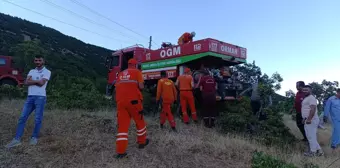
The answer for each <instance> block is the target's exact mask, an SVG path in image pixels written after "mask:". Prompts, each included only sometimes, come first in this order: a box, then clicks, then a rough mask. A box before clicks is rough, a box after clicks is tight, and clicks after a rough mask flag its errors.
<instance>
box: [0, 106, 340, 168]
mask: <svg viewBox="0 0 340 168" xmlns="http://www.w3.org/2000/svg"><path fill="white" fill-rule="evenodd" d="M22 104H23V102H22V101H11V102H10V101H4V102H2V103H0V135H1V138H0V145H1V148H0V163H1V164H0V167H6V168H7V167H8V168H11V167H23V168H30V167H53V168H55V167H72V168H73V167H111V168H112V167H124V168H128V167H147V168H150V167H157V168H163V167H164V168H165V167H181V168H182V167H183V168H186V167H188V168H195V167H199V168H203V167H211V168H217V167H228V168H247V167H251V164H250V163H251V155H252V152H253V151H254V150H256V149H257V150H261V151H265V152H266V153H267V154H272V155H275V156H277V157H278V158H281V159H283V160H286V161H287V162H291V163H294V164H295V165H300V166H301V165H302V164H303V163H304V162H313V163H318V164H319V165H320V166H321V167H325V165H328V164H329V163H330V162H332V161H333V160H335V159H336V157H334V156H332V155H331V153H330V151H328V150H326V148H329V147H328V146H327V147H324V149H325V150H326V152H327V153H326V156H325V157H322V158H317V159H314V160H312V159H308V160H307V159H306V158H305V157H303V156H302V155H301V153H302V151H301V150H295V152H293V153H282V151H280V150H278V149H276V148H274V147H272V148H267V147H264V146H261V145H259V144H257V143H255V142H252V141H248V140H246V139H244V138H242V137H239V136H233V135H221V134H219V133H217V132H216V131H212V130H210V129H206V128H203V127H202V126H186V125H183V124H181V123H180V122H179V121H177V124H178V130H179V132H178V133H172V132H171V131H168V129H165V130H160V129H159V127H158V119H157V118H147V122H148V127H147V128H148V136H149V138H150V139H151V141H150V145H149V146H147V148H145V149H143V150H138V149H137V145H136V144H135V138H136V136H135V128H134V126H133V124H132V127H131V128H130V133H129V134H130V136H129V147H128V154H129V158H128V159H125V160H120V161H117V160H115V159H114V154H115V139H114V138H115V137H114V136H115V134H116V130H115V115H114V112H113V110H112V111H111V110H102V111H98V112H96V113H94V112H92V113H91V112H86V111H61V110H51V111H46V112H45V117H44V121H43V128H42V130H41V138H40V141H39V144H38V145H37V146H35V147H31V146H28V142H27V141H28V137H29V136H30V134H31V131H32V129H33V124H34V122H33V115H34V114H33V115H32V117H30V119H29V121H28V123H27V126H26V130H25V135H24V137H23V145H22V146H20V147H17V148H15V149H11V150H6V149H5V148H4V147H3V146H4V145H5V144H6V143H8V142H9V141H10V140H11V138H12V137H13V136H14V134H15V128H16V123H17V119H18V117H19V115H20V111H21V107H22ZM285 117H286V119H287V120H286V121H287V122H286V123H287V125H289V126H290V127H291V129H292V131H293V132H294V133H296V135H299V132H297V131H298V130H297V129H296V128H295V123H294V121H290V119H288V118H287V116H285ZM319 132H320V133H319V137H320V139H321V141H322V144H323V146H324V145H328V139H329V130H325V131H319ZM339 166H340V161H339V163H336V164H334V165H333V166H332V167H339Z"/></svg>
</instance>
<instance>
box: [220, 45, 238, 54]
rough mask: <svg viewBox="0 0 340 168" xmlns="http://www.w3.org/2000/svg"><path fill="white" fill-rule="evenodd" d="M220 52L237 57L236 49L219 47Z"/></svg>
mask: <svg viewBox="0 0 340 168" xmlns="http://www.w3.org/2000/svg"><path fill="white" fill-rule="evenodd" d="M221 51H223V52H227V53H231V54H235V55H237V49H236V48H232V47H229V46H224V45H221Z"/></svg>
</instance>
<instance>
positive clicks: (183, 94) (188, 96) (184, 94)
mask: <svg viewBox="0 0 340 168" xmlns="http://www.w3.org/2000/svg"><path fill="white" fill-rule="evenodd" d="M179 95H180V102H181V106H182V114H183V121H184V122H185V123H188V122H189V116H188V112H187V105H188V104H189V107H190V111H191V117H192V119H193V120H195V121H197V114H196V108H195V98H194V95H193V93H192V91H180V93H179Z"/></svg>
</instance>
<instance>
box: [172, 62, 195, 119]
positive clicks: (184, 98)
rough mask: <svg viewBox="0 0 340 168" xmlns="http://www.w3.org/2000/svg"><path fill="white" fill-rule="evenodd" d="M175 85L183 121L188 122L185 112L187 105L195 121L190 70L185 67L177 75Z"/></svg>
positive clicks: (192, 82)
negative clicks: (181, 73)
mask: <svg viewBox="0 0 340 168" xmlns="http://www.w3.org/2000/svg"><path fill="white" fill-rule="evenodd" d="M176 86H177V87H178V89H179V94H180V104H181V107H182V114H183V121H184V123H186V124H189V117H188V113H187V105H189V107H190V111H191V117H192V119H193V120H194V122H195V123H197V114H196V108H195V98H194V96H193V93H192V90H193V87H194V81H193V78H192V76H191V70H190V69H189V68H185V70H184V74H183V75H180V76H178V77H177V81H176Z"/></svg>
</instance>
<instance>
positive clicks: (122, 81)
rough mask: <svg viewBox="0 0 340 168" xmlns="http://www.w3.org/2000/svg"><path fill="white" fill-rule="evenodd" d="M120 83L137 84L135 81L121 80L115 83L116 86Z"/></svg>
mask: <svg viewBox="0 0 340 168" xmlns="http://www.w3.org/2000/svg"><path fill="white" fill-rule="evenodd" d="M120 83H138V82H137V81H135V80H121V81H118V82H116V85H117V84H120Z"/></svg>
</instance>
